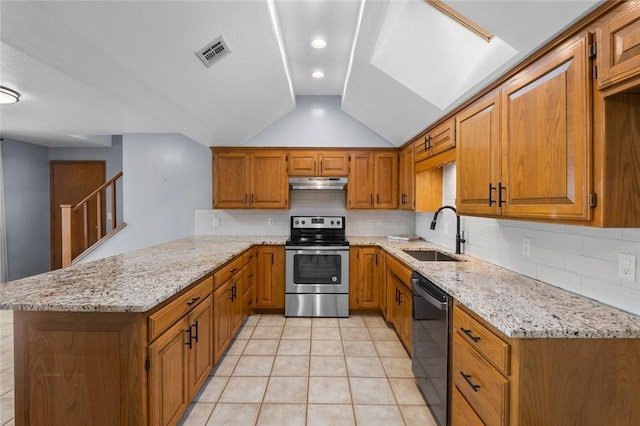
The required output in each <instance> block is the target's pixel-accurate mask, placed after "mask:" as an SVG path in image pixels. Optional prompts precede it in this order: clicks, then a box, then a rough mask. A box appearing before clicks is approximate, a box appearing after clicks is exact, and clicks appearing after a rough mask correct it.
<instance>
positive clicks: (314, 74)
mask: <svg viewBox="0 0 640 426" xmlns="http://www.w3.org/2000/svg"><path fill="white" fill-rule="evenodd" d="M311 77H313V78H324V73H323V72H322V71H314V72H312V73H311Z"/></svg>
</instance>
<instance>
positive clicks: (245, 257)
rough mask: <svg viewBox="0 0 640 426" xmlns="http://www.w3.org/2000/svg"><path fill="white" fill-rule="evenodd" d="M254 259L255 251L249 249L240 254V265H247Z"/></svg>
mask: <svg viewBox="0 0 640 426" xmlns="http://www.w3.org/2000/svg"><path fill="white" fill-rule="evenodd" d="M255 259H256V249H255V248H252V249H249V250H247V251H245V252H244V253H243V254H242V264H243V265H248V264H249V263H251V261H253V260H255Z"/></svg>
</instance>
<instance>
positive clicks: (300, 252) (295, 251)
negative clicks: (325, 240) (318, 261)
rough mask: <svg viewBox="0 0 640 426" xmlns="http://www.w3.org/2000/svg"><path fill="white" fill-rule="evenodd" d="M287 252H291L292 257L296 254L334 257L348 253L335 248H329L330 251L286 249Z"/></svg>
mask: <svg viewBox="0 0 640 426" xmlns="http://www.w3.org/2000/svg"><path fill="white" fill-rule="evenodd" d="M287 251H290V252H293V254H294V255H296V254H319V255H327V254H335V255H340V254H343V253H345V252H349V249H343V250H336V249H335V248H331V249H327V248H324V247H305V248H303V249H301V248H299V247H298V248H296V249H295V250H294V249H287Z"/></svg>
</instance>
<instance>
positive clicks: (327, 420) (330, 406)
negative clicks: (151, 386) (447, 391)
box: [180, 315, 436, 426]
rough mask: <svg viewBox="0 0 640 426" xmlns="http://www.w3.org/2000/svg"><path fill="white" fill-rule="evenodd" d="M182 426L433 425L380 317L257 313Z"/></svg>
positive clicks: (398, 345) (401, 351) (408, 365)
mask: <svg viewBox="0 0 640 426" xmlns="http://www.w3.org/2000/svg"><path fill="white" fill-rule="evenodd" d="M180 423H181V424H182V425H189V426H196V425H198V426H200V425H234V426H242V425H286V426H295V425H303V426H304V425H307V426H321V425H330V426H340V425H366V426H368V425H371V426H375V425H384V426H392V425H421V426H431V425H435V424H436V423H435V421H434V420H433V418H432V417H431V414H430V412H429V410H428V409H427V407H426V406H425V403H424V400H423V399H422V396H421V395H420V392H419V391H418V388H417V387H416V384H415V381H414V378H413V374H412V372H411V359H410V358H409V356H408V355H407V352H406V351H405V350H404V347H403V346H402V344H401V343H400V341H399V340H398V337H397V336H396V334H395V332H394V331H393V330H392V329H391V328H389V327H388V326H387V325H386V323H385V322H384V320H383V319H382V317H381V316H378V315H362V316H360V315H352V316H351V317H349V318H340V319H336V318H313V319H311V318H284V317H283V316H281V315H253V316H251V317H249V318H248V319H247V322H246V323H245V324H244V326H243V327H242V329H241V330H240V332H239V333H238V335H237V337H236V339H235V340H234V341H233V342H232V344H231V345H230V347H229V350H228V351H227V353H226V354H225V356H224V358H223V359H222V360H221V362H220V364H219V365H218V367H217V368H216V369H215V370H214V371H213V373H212V375H211V376H210V377H209V380H208V382H207V383H205V385H204V386H203V388H202V390H201V391H200V393H199V394H198V395H197V396H196V398H195V399H194V402H193V403H192V404H191V405H190V407H189V409H188V411H187V413H185V415H184V416H183V418H182V420H181V422H180Z"/></svg>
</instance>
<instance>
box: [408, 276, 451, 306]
mask: <svg viewBox="0 0 640 426" xmlns="http://www.w3.org/2000/svg"><path fill="white" fill-rule="evenodd" d="M411 284H412V286H413V291H414V292H415V293H418V295H419V296H421V297H422V298H423V299H425V300H426V301H427V302H429V303H430V304H431V305H433V306H435V307H436V308H438V309H440V310H441V311H444V310H445V309H447V306H448V304H447V302H441V301H440V300H438V299H436V298H435V297H433V296H432V295H430V294H429V293H427V292H426V291H425V290H424V289H423V288H422V287H420V280H419V279H417V278H412V279H411Z"/></svg>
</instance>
